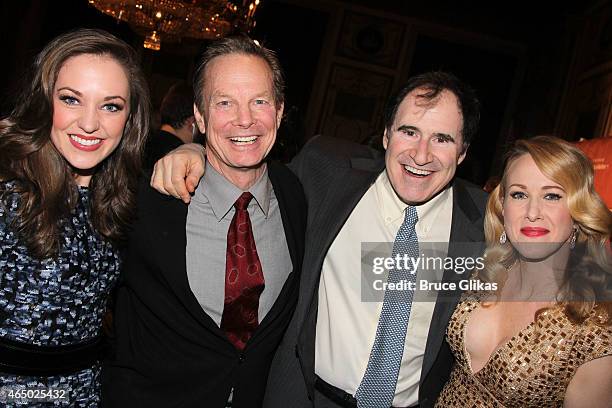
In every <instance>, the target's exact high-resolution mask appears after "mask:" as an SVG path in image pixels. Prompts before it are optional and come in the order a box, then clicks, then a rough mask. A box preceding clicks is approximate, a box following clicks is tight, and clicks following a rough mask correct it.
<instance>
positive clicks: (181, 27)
mask: <svg viewBox="0 0 612 408" xmlns="http://www.w3.org/2000/svg"><path fill="white" fill-rule="evenodd" d="M88 1H89V4H91V5H92V6H93V7H95V8H96V9H98V10H99V11H101V12H103V13H105V14H108V15H110V16H113V17H114V18H116V19H117V20H120V21H125V22H126V23H128V24H129V25H130V27H132V29H134V31H136V32H137V33H139V34H141V35H143V36H144V37H145V40H144V44H143V47H145V48H148V49H151V50H155V51H158V50H159V49H160V48H161V40H162V38H163V40H164V41H178V40H180V39H181V38H183V37H189V38H198V39H214V38H217V37H223V36H225V35H227V34H229V33H231V32H236V31H239V32H249V30H250V29H251V28H253V27H254V26H255V18H254V15H255V10H256V9H257V6H258V5H259V3H260V0H235V1H228V0H88Z"/></svg>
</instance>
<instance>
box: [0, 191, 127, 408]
mask: <svg viewBox="0 0 612 408" xmlns="http://www.w3.org/2000/svg"><path fill="white" fill-rule="evenodd" d="M13 187H14V184H11V183H5V184H4V185H2V186H1V188H2V189H3V190H7V191H10V190H12V189H13ZM18 203H19V197H18V195H17V194H16V193H9V194H7V195H5V196H4V197H3V200H2V201H1V202H0V336H1V337H4V338H7V339H11V340H14V341H20V342H25V343H30V344H36V345H46V346H57V345H68V344H77V343H82V342H84V341H87V340H89V339H91V338H93V337H96V336H97V335H98V334H99V332H100V328H101V325H102V318H103V316H104V312H105V310H106V301H107V297H108V294H109V292H110V290H111V288H112V287H113V285H114V283H115V282H116V280H117V278H118V275H119V268H120V260H119V254H118V252H117V251H116V249H115V248H114V247H113V246H112V245H111V244H110V243H109V242H108V241H106V240H105V239H103V238H102V237H101V236H100V235H99V234H97V233H96V232H95V231H94V230H93V228H92V226H91V224H90V223H89V192H88V189H87V188H83V187H80V188H79V200H78V202H77V204H76V207H75V209H74V212H73V214H72V215H71V216H70V217H68V218H67V219H65V220H62V222H61V224H60V225H61V240H62V241H61V244H62V246H61V250H60V253H59V255H58V256H57V257H54V258H50V259H45V260H42V261H41V260H36V259H33V258H32V257H30V256H29V255H28V251H27V249H26V248H25V247H24V246H23V245H22V244H21V243H20V242H19V239H18V238H17V236H16V234H15V232H14V230H13V229H12V228H11V226H10V224H11V222H12V220H13V219H14V218H15V211H16V209H17V206H18ZM99 371H100V368H99V366H95V367H92V368H89V369H85V370H82V371H80V372H78V373H74V374H71V375H66V376H54V377H26V376H15V375H8V374H1V373H0V386H10V387H29V388H32V387H45V388H46V387H60V388H66V389H68V391H69V395H70V397H69V401H67V405H61V404H60V406H73V407H90V406H97V403H98V399H99V380H98V376H99ZM27 406H35V405H33V404H32V403H30V404H27ZM41 406H43V405H41ZM44 406H49V405H44ZM51 406H52V405H51Z"/></svg>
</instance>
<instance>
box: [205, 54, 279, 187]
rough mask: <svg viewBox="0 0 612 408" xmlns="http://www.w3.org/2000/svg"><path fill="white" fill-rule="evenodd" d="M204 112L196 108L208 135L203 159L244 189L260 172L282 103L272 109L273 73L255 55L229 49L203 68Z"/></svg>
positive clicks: (273, 135) (271, 143)
mask: <svg viewBox="0 0 612 408" xmlns="http://www.w3.org/2000/svg"><path fill="white" fill-rule="evenodd" d="M205 75H206V77H205V81H204V84H205V85H204V93H203V94H204V101H203V103H202V104H201V105H203V108H204V109H203V110H204V112H200V111H199V110H198V108H197V107H195V109H194V112H195V117H196V122H197V124H198V127H199V128H200V131H201V132H202V133H205V135H206V147H207V159H208V160H209V162H210V164H211V165H212V166H213V167H214V168H215V169H216V170H217V171H218V172H219V173H221V174H222V175H224V176H225V177H226V178H227V179H228V180H230V181H231V182H232V183H234V184H235V185H237V186H239V187H241V188H248V187H249V185H251V184H252V183H254V182H255V181H256V180H257V178H258V177H259V176H260V175H261V174H262V172H263V171H264V169H265V167H264V162H263V160H264V159H265V157H266V156H267V155H268V153H269V152H270V150H271V149H272V146H273V145H274V142H275V140H276V131H277V129H278V126H279V124H280V120H281V117H282V113H283V106H282V104H280V106H279V107H278V109H277V108H276V103H275V102H276V101H275V100H274V89H273V83H272V73H271V70H270V67H269V66H268V64H267V63H266V62H265V61H264V60H263V59H262V58H259V57H256V56H250V55H243V54H228V55H223V56H219V57H216V58H214V59H213V60H212V61H211V62H210V65H209V66H208V67H207V68H206V73H205Z"/></svg>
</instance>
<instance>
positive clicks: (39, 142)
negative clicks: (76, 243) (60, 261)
mask: <svg viewBox="0 0 612 408" xmlns="http://www.w3.org/2000/svg"><path fill="white" fill-rule="evenodd" d="M82 54H92V55H100V56H108V57H110V58H112V59H113V60H115V61H116V62H117V63H118V64H119V65H121V66H122V67H123V69H124V71H125V74H126V76H127V78H128V83H129V87H130V90H129V91H130V96H129V114H128V118H127V122H126V124H125V128H124V130H123V137H122V138H121V142H120V143H119V145H118V146H117V148H116V149H115V151H114V152H113V153H111V155H110V156H109V157H107V158H106V159H105V160H104V161H103V162H102V163H100V164H99V165H98V168H97V169H96V172H95V173H94V175H93V177H92V179H91V182H90V185H89V189H90V194H91V209H90V211H91V217H90V220H91V223H92V224H93V226H94V228H95V229H96V230H97V231H98V233H100V234H101V235H102V236H104V237H106V238H108V239H110V240H112V241H114V242H119V241H121V239H122V238H123V237H124V234H125V229H126V227H127V225H128V223H129V221H130V218H131V214H132V211H133V208H134V203H135V196H134V191H135V187H136V182H137V178H138V175H139V173H140V171H141V154H142V149H143V146H144V142H145V140H146V136H147V134H148V130H149V115H150V102H149V91H148V87H147V84H146V82H145V79H144V77H143V75H142V73H141V71H140V68H139V65H138V62H137V57H136V54H135V52H134V50H133V49H132V48H131V47H130V46H129V45H127V44H126V43H125V42H123V41H122V40H120V39H118V38H116V37H115V36H113V35H111V34H109V33H108V32H106V31H102V30H94V29H79V30H75V31H72V32H69V33H66V34H63V35H60V36H59V37H57V38H55V39H54V40H52V41H51V42H50V43H49V44H47V46H46V47H45V48H44V49H43V50H42V51H41V52H40V53H39V54H38V56H37V57H36V59H35V61H34V64H33V66H32V70H31V73H30V77H29V78H28V81H26V82H25V84H24V87H23V89H22V92H21V94H20V95H19V97H18V99H17V101H16V103H15V108H14V109H13V111H12V112H11V114H10V115H9V116H8V117H7V118H5V119H3V120H2V121H0V179H2V180H3V181H7V180H15V181H16V183H15V190H14V191H16V192H17V193H18V194H19V197H20V203H19V207H18V210H17V218H16V220H15V224H14V227H15V228H16V230H17V232H18V234H19V237H20V239H21V240H22V241H23V242H24V244H25V245H26V246H27V248H28V250H29V251H30V253H31V254H32V255H33V256H35V257H37V258H46V257H49V256H53V255H54V254H56V253H57V251H58V249H59V247H60V241H59V236H58V235H59V234H58V228H59V226H58V221H59V220H60V219H61V218H63V217H66V216H68V215H69V214H70V211H71V210H72V209H73V208H74V205H75V203H76V200H77V188H76V182H75V175H74V174H73V171H72V170H71V168H70V166H69V164H68V162H67V161H66V160H65V159H64V158H63V157H62V156H61V154H60V153H59V152H58V151H57V150H56V148H55V146H54V145H53V143H52V142H51V139H50V131H51V126H52V119H53V91H54V88H55V82H56V80H57V76H58V73H59V71H60V68H61V67H62V65H63V64H64V63H65V62H66V60H68V59H69V58H71V57H75V56H78V55H82ZM2 193H6V192H2Z"/></svg>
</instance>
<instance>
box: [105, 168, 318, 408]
mask: <svg viewBox="0 0 612 408" xmlns="http://www.w3.org/2000/svg"><path fill="white" fill-rule="evenodd" d="M268 176H269V178H270V181H271V183H272V187H273V188H274V193H275V195H276V197H277V199H278V203H279V208H280V213H281V218H282V222H283V226H284V230H285V236H286V238H287V244H288V247H289V253H290V255H291V261H292V263H293V267H294V269H293V271H292V272H291V273H290V274H289V276H288V278H287V280H286V282H285V284H284V286H283V288H282V290H281V293H280V295H279V297H278V298H277V300H276V302H275V303H274V305H273V306H272V309H271V310H270V311H269V313H268V314H267V315H266V316H265V318H264V319H263V321H262V322H261V324H260V326H259V327H258V329H257V330H256V331H255V333H254V334H253V336H252V337H251V339H250V340H249V342H248V343H247V345H246V347H245V349H244V351H243V352H239V351H238V350H236V349H235V348H234V346H233V345H232V343H230V341H229V340H228V339H227V337H226V336H225V333H224V332H223V331H222V330H221V329H220V328H219V327H218V326H217V325H216V324H215V322H214V321H213V320H212V319H211V318H210V317H209V316H208V315H207V314H206V313H205V312H204V311H203V309H202V308H201V306H200V304H199V303H198V301H197V299H196V298H195V296H194V295H193V293H192V292H191V289H190V288H189V283H188V278H187V272H186V262H185V245H186V235H185V221H186V216H187V206H186V205H185V204H184V203H183V202H181V201H180V200H177V199H175V198H173V197H169V196H163V195H161V194H159V193H157V192H156V191H154V190H153V189H152V188H150V187H149V185H148V179H144V180H143V181H142V183H141V185H140V187H139V192H138V210H137V219H136V221H135V223H134V225H133V229H132V231H131V233H130V236H129V239H130V240H129V250H128V253H127V256H126V261H125V266H124V276H123V283H122V284H121V285H120V288H119V292H118V296H117V302H116V307H115V331H116V346H115V356H114V358H113V359H112V360H111V361H110V362H108V363H107V364H105V366H104V370H103V390H102V398H103V405H104V406H109V407H130V408H134V407H164V408H168V407H189V408H191V407H224V406H225V403H226V401H227V399H228V397H229V394H230V390H231V389H232V388H233V389H234V393H233V406H234V407H238V408H241V407H259V406H261V404H262V399H263V395H264V388H265V385H266V379H267V377H268V371H269V368H270V364H271V361H272V358H273V356H274V352H275V350H276V348H277V347H278V344H279V343H280V341H281V338H282V336H283V333H284V332H285V329H286V327H287V324H288V323H289V320H290V318H291V315H292V313H293V310H294V308H295V304H296V301H297V295H298V287H299V277H300V270H301V265H302V258H303V253H304V234H305V228H306V212H307V209H306V203H305V198H304V194H303V191H302V187H301V185H300V183H299V181H298V179H297V178H296V177H295V176H294V175H293V173H291V171H289V170H288V169H287V168H286V167H285V166H283V165H281V164H277V163H269V165H268ZM204 250H205V249H204Z"/></svg>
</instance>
